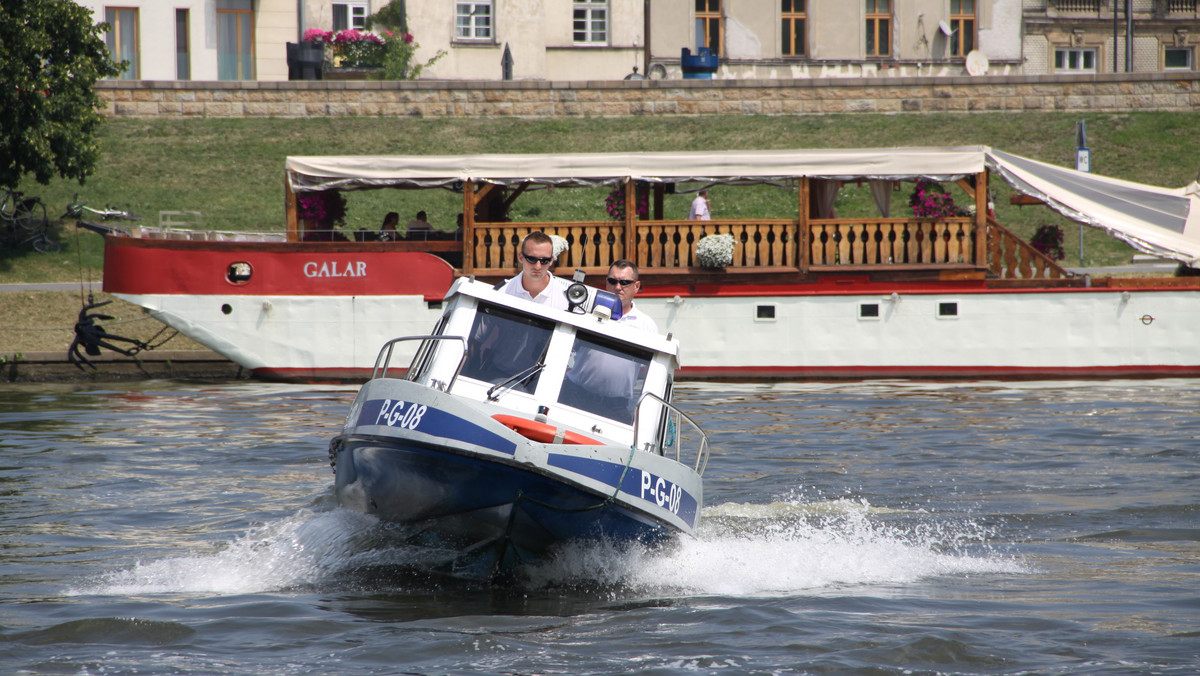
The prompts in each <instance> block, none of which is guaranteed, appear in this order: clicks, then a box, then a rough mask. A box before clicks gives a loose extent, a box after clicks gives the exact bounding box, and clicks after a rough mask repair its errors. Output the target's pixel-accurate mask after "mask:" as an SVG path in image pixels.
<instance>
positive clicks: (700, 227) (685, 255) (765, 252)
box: [634, 219, 800, 268]
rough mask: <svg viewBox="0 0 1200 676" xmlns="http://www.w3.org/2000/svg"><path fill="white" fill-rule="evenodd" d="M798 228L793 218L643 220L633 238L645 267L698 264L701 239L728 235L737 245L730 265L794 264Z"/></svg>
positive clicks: (674, 266) (639, 262)
mask: <svg viewBox="0 0 1200 676" xmlns="http://www.w3.org/2000/svg"><path fill="white" fill-rule="evenodd" d="M799 231H800V230H799V226H798V225H797V223H796V222H795V221H792V220H786V219H776V220H756V221H753V222H746V221H742V220H736V219H722V220H715V221H642V222H639V223H638V230H637V236H636V237H635V239H634V242H635V247H636V250H637V259H636V262H637V264H638V265H640V266H641V267H646V268H677V267H678V268H689V267H698V266H699V265H700V263H699V261H697V260H696V244H697V243H698V242H699V241H700V238H702V237H704V236H705V235H718V234H731V235H733V238H734V241H735V242H736V244H735V246H734V249H733V262H732V263H730V265H729V267H734V268H741V267H796V265H797V262H796V255H797V251H798V248H799V247H798V241H799Z"/></svg>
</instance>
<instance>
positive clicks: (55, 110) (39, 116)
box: [0, 0, 121, 188]
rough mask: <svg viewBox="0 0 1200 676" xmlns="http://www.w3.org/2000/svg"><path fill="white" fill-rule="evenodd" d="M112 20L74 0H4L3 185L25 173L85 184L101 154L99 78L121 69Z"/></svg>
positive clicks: (0, 24) (0, 74)
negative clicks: (113, 55)
mask: <svg viewBox="0 0 1200 676" xmlns="http://www.w3.org/2000/svg"><path fill="white" fill-rule="evenodd" d="M105 30H107V26H106V25H104V24H101V25H96V24H94V23H93V19H92V13H91V12H90V11H89V10H88V9H86V8H84V7H82V6H80V5H77V4H75V3H74V2H70V0H4V2H3V3H2V4H0V187H7V188H13V187H16V185H17V183H18V182H19V181H20V180H21V177H22V176H24V175H25V174H33V176H34V178H35V179H37V181H38V183H41V184H43V185H45V184H47V183H49V182H50V180H51V179H52V178H53V177H54V175H55V174H58V175H59V176H61V177H63V178H73V179H77V180H78V181H79V182H80V183H83V181H84V179H85V178H86V177H87V176H88V175H89V174H91V173H92V171H93V170H94V169H95V167H96V162H97V160H98V159H99V157H100V149H99V146H98V145H97V143H96V140H95V134H96V130H97V128H98V127H99V125H100V123H101V121H102V120H103V118H102V117H101V115H100V113H99V108H100V99H99V97H98V96H96V92H95V90H94V85H95V84H96V80H98V79H100V78H103V77H111V76H115V75H118V74H120V72H121V65H120V64H114V63H113V62H112V60H111V59H110V58H109V54H108V49H107V47H106V46H105V44H104V38H103V35H104V31H105Z"/></svg>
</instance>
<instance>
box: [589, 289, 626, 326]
mask: <svg viewBox="0 0 1200 676" xmlns="http://www.w3.org/2000/svg"><path fill="white" fill-rule="evenodd" d="M602 307H605V308H608V309H609V310H610V311H612V318H613V319H614V320H616V319H620V318H621V299H620V298H618V297H617V294H615V293H612V292H610V291H601V290H600V289H597V290H596V302H595V303H593V304H592V313H593V314H595V312H596V309H597V308H602Z"/></svg>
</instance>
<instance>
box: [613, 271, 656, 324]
mask: <svg viewBox="0 0 1200 676" xmlns="http://www.w3.org/2000/svg"><path fill="white" fill-rule="evenodd" d="M604 282H605V284H606V285H607V286H606V288H607V289H608V291H609V293H615V294H617V297H618V298H620V299H621V319H619V320H618V321H619V322H621V323H622V324H631V325H633V326H636V327H637V328H639V329H641V330H643V331H649V332H650V333H658V325H657V324H655V323H654V320H653V319H651V318H650V317H648V316H646V315H644V314H642V313H641V312H638V309H637V306H635V305H634V304H633V297H634V296H636V295H637V293H638V291H641V290H642V283H641V282H640V281H638V269H637V266H636V265H634V264H633V261H627V260H625V259H621V260H619V261H617V262H615V263H613V264H612V267H610V268H609V269H608V277H607V278H606V279H605V280H604Z"/></svg>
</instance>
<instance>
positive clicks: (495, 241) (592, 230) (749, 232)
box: [471, 219, 799, 273]
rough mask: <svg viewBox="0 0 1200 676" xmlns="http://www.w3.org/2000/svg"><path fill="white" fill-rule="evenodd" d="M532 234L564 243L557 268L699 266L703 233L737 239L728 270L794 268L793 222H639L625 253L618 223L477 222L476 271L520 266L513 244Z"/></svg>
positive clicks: (622, 230) (795, 230) (795, 231)
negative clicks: (621, 263) (627, 262)
mask: <svg viewBox="0 0 1200 676" xmlns="http://www.w3.org/2000/svg"><path fill="white" fill-rule="evenodd" d="M535 230H541V231H542V232H544V233H546V234H547V235H558V236H559V237H562V238H563V239H565V240H567V250H566V252H565V253H563V255H562V256H561V257H560V258H559V260H558V266H559V268H561V269H573V268H606V267H608V266H609V265H611V264H612V263H613V261H616V260H619V259H621V258H631V259H632V260H633V261H634V262H635V263H637V264H638V266H639V267H644V268H689V267H694V266H699V263H698V262H697V261H696V243H697V242H699V241H700V238H701V237H703V236H705V235H706V234H721V233H729V234H732V235H733V236H734V239H736V240H737V243H738V244H737V246H736V247H735V249H734V260H733V263H732V264H731V267H768V266H773V267H795V266H796V265H797V263H796V258H797V253H798V249H799V246H798V241H799V240H798V237H799V226H798V225H797V224H796V222H795V221H792V220H785V219H778V220H759V221H754V222H746V221H741V220H720V221H640V222H638V223H637V232H636V234H635V236H634V239H633V242H634V251H633V253H632V255H629V254H628V253H627V252H626V251H625V226H624V224H622V223H621V222H619V221H595V222H573V223H570V224H562V223H476V224H475V227H474V237H473V240H472V242H471V246H472V247H473V255H474V264H475V270H476V271H477V272H481V273H487V272H491V271H511V270H514V269H516V268H518V267H520V261H518V260H517V258H516V256H517V246H518V244H520V242H521V239H522V238H524V237H525V236H526V235H528V234H529V233H530V232H533V231H535Z"/></svg>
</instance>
